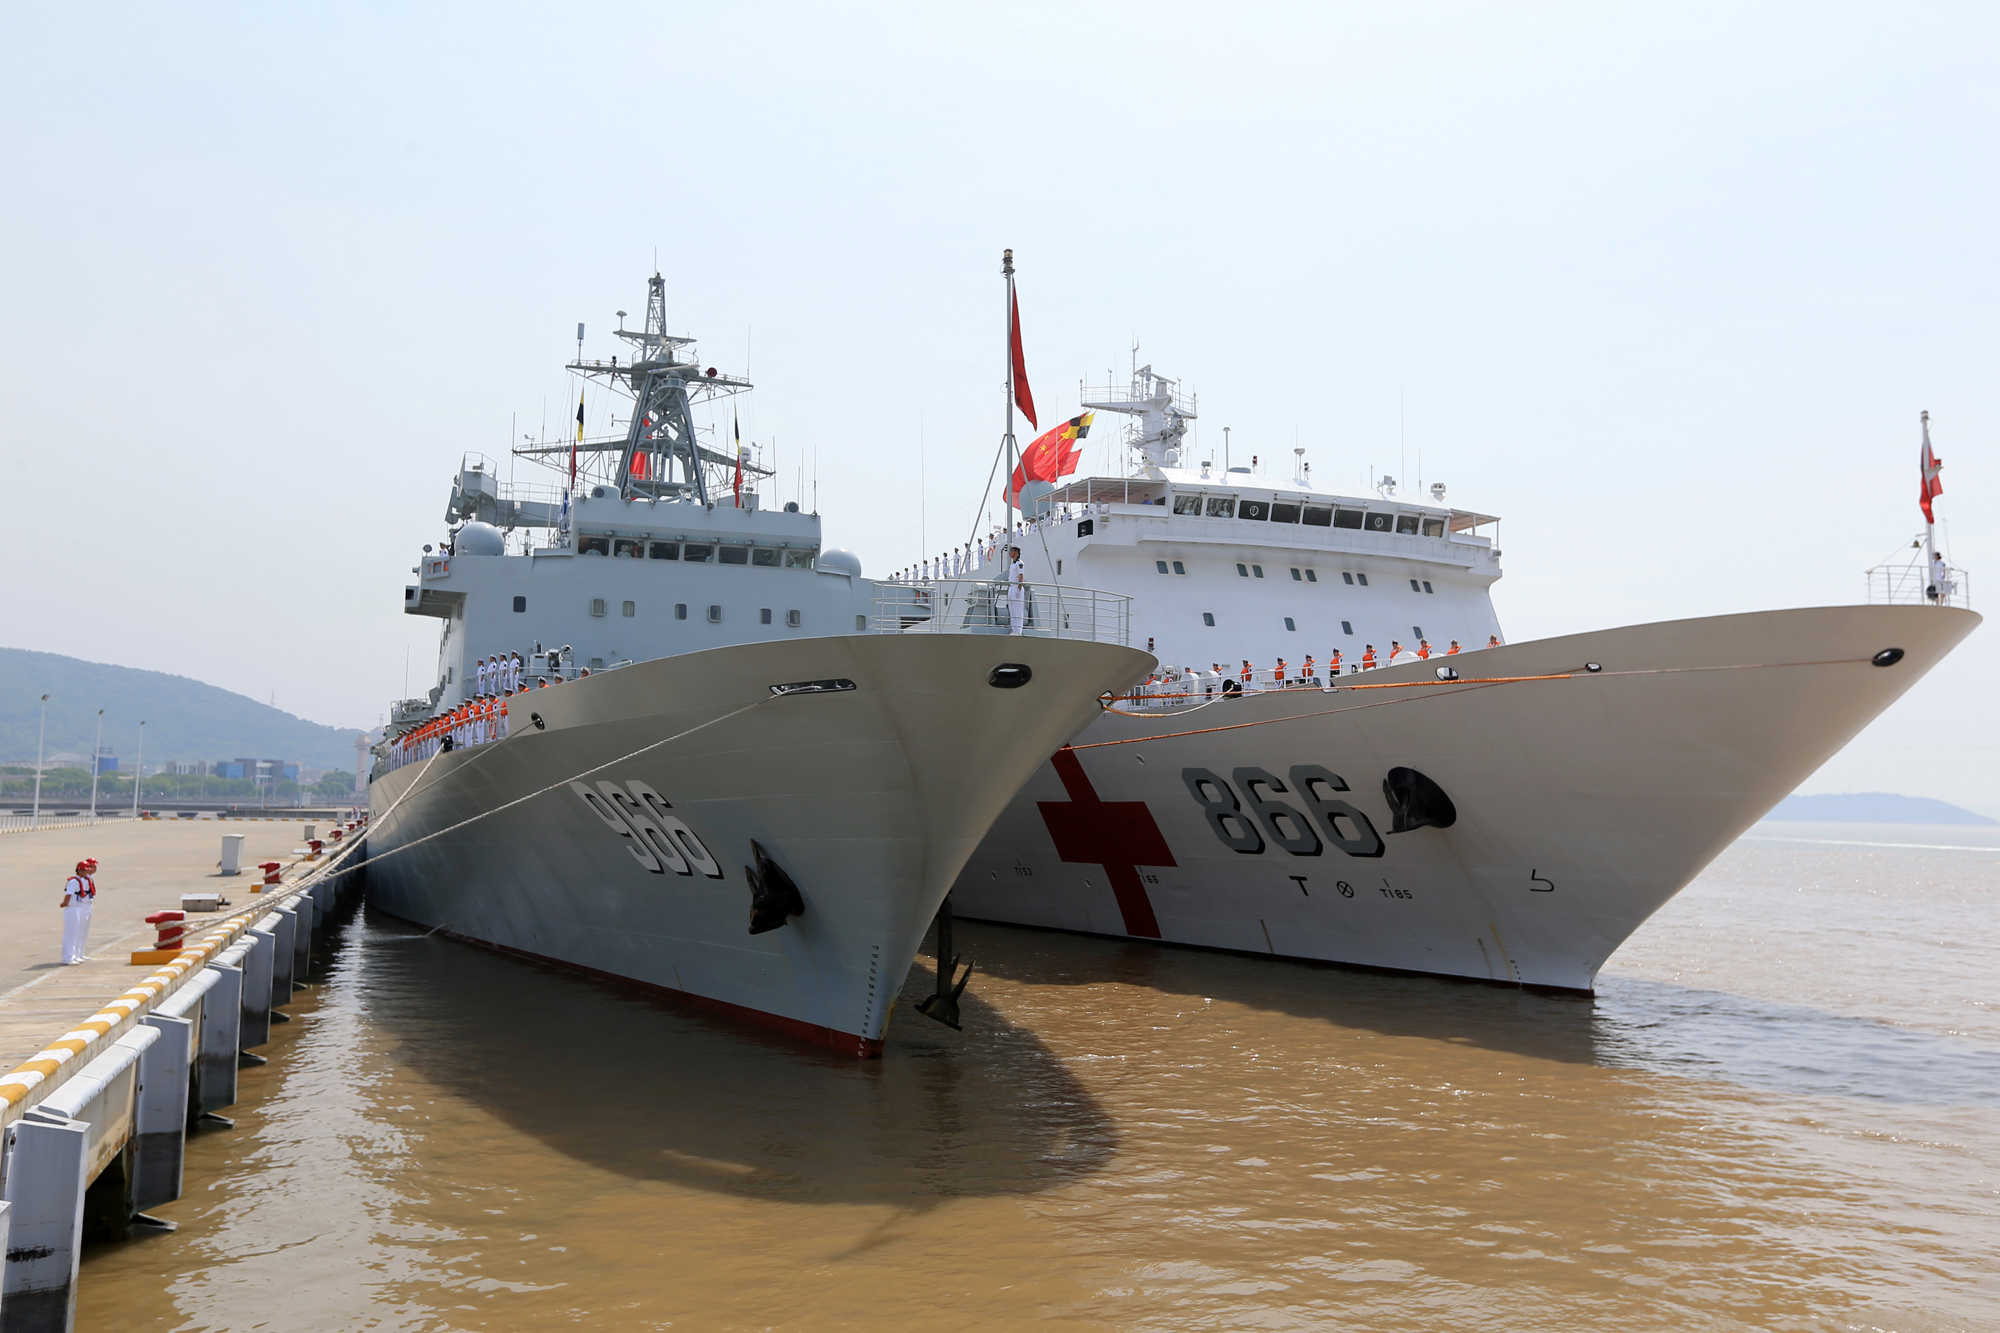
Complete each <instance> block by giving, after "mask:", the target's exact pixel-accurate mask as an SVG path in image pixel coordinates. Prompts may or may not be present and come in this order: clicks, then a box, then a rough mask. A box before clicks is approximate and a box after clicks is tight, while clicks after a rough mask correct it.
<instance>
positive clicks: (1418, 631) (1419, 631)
mask: <svg viewBox="0 0 2000 1333" xmlns="http://www.w3.org/2000/svg"><path fill="white" fill-rule="evenodd" d="M1410 633H1412V634H1414V635H1416V636H1417V638H1418V639H1422V638H1423V637H1424V627H1423V626H1422V625H1412V626H1410Z"/></svg>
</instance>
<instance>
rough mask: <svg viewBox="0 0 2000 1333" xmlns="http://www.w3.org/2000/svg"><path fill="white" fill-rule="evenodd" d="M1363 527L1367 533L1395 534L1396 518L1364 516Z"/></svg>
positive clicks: (1391, 515) (1378, 515) (1373, 515)
mask: <svg viewBox="0 0 2000 1333" xmlns="http://www.w3.org/2000/svg"><path fill="white" fill-rule="evenodd" d="M1361 527H1362V530H1363V531H1365V532H1394V531H1395V530H1396V516H1395V515H1394V514H1364V515H1363V516H1362V519H1361Z"/></svg>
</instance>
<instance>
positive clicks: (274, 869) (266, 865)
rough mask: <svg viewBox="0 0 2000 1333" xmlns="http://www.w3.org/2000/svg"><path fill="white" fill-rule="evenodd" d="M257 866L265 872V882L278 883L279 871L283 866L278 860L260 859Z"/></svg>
mask: <svg viewBox="0 0 2000 1333" xmlns="http://www.w3.org/2000/svg"><path fill="white" fill-rule="evenodd" d="M257 868H258V869H259V870H261V871H263V872H264V883H266V884H276V883H278V882H279V880H278V871H279V870H280V869H282V867H281V866H279V864H278V863H277V862H276V861H259V862H258V863H257Z"/></svg>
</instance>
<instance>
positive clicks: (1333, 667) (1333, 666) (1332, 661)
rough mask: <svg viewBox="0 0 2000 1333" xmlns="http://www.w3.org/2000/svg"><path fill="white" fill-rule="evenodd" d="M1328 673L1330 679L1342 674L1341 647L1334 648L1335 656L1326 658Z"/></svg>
mask: <svg viewBox="0 0 2000 1333" xmlns="http://www.w3.org/2000/svg"><path fill="white" fill-rule="evenodd" d="M1326 674H1327V679H1328V680H1332V678H1333V677H1335V676H1338V675H1339V674H1340V649H1338V648H1336V649H1334V650H1333V656H1332V657H1329V658H1327V659H1326Z"/></svg>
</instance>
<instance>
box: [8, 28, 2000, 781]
mask: <svg viewBox="0 0 2000 1333" xmlns="http://www.w3.org/2000/svg"><path fill="white" fill-rule="evenodd" d="M1996 36H2000V10H1995V9H1993V8H1992V7H1990V6H1970V5H1968V6H1962V7H1946V6H1927V7H1919V6H1911V5H1895V6H1889V5H1881V6H1874V7H1854V6H1840V5H1833V4H1827V3H1814V4H1800V5H1793V6H1781V5H1759V6H1744V5H1726V6H1701V5H1686V4H1683V5H1673V6H1663V5H1646V6H1637V5H1633V6H1620V5H1583V4H1576V5H1559V4H1556V5H1541V6H1534V5H1526V4H1516V5H1506V6H1496V5H1483V4H1482V5H1473V4H1466V5H1421V4H1399V5H1393V6H1389V5H1367V6H1363V5H1337V4H1325V3H1321V4H1313V5H1301V6H1276V5H1261V6H1248V5H1241V6H1216V5H1203V6H1180V5H1168V4H1158V3H1154V4H1146V5H1131V6H1078V5H1047V6H1037V5H1029V4H1013V5H1007V6H988V7H985V8H984V9H983V10H975V9H974V8H973V7H971V6H964V5H923V6H907V7H897V6H886V5H866V4H863V5H810V6H807V5H800V6H777V5H771V6H758V5H726V6H712V5H711V6H676V5H671V4H669V5H662V4H646V5H635V6H629V7H625V6H609V5H602V6H562V7H557V6H520V5H515V6H509V5H497V4H491V3H483V4H479V5H465V6H459V7H447V6H410V5H407V4H398V5H393V6H389V5H383V6H367V5H342V6H326V7H314V8H308V7H304V6H268V5H256V6H252V5H244V6H240V7H226V6H216V5H206V6H204V5H193V6H176V7H163V6H122V5H99V6H92V7H89V8H88V9H83V8H79V7H74V6H38V7H32V8H31V7H28V6H22V5H14V6H9V7H7V8H6V10H5V11H4V12H0V55H4V59H5V67H4V69H5V77H4V80H0V126H4V129H0V171H4V176H0V180H4V199H5V202H6V207H5V208H4V209H0V283H4V287H0V294H4V301H0V449H4V455H0V456H4V461H5V466H6V478H7V487H6V494H7V497H8V500H9V503H8V506H7V508H8V510H9V511H10V523H9V529H10V537H11V540H10V541H9V543H8V545H9V548H10V550H11V552H12V560H11V565H12V568H11V570H10V575H9V578H8V579H7V587H6V592H5V615H4V622H0V623H4V633H0V641H3V642H5V643H6V644H8V645H11V646H17V647H24V648H36V649H44V650H49V651H55V652H62V653H70V654H73V655H76V656H79V657H86V658H92V659H97V660H103V661H112V662H121V663H126V664H129V665H133V666H144V667H151V668H155V669H159V670H165V671H171V672H176V673H181V674H185V675H189V676H194V677H197V678H199V679H202V680H206V681H211V682H213V683H215V684H218V685H222V686H225V687H228V688H230V689H235V690H240V691H242V692H244V693H247V694H250V695H253V696H255V697H257V698H260V699H271V698H275V700H276V702H277V703H278V705H279V706H280V707H284V708H287V709H289V710H292V711H294V712H297V713H300V714H302V715H304V716H307V717H311V718H313V719H315V720H318V721H323V722H329V723H336V724H357V723H368V724H373V723H374V722H375V721H376V720H377V718H378V717H379V716H380V715H381V713H382V712H383V710H384V709H385V708H386V706H387V704H388V701H389V700H390V699H392V698H396V697H399V696H401V695H402V694H403V692H404V663H405V656H406V651H407V653H408V657H409V661H410V663H411V668H410V680H411V683H412V687H413V689H414V688H421V687H422V686H424V685H427V684H428V683H429V681H430V678H431V671H432V664H433V661H434V658H435V644H436V630H437V623H438V622H436V621H434V620H419V619H416V618H412V617H406V616H404V615H403V614H402V611H401V601H402V588H403V585H404V582H405V581H406V578H407V576H408V571H409V567H410V565H411V564H413V563H414V557H415V555H416V552H417V549H418V547H419V546H420V545H421V543H423V542H426V541H433V542H434V541H436V540H438V538H439V536H440V535H441V533H442V530H443V524H442V516H443V510H444V504H445V500H446V497H447V494H448V490H449V483H450V478H451V476H452V473H453V471H454V469H455V467H456V465H457V463H458V460H459V457H460V455H461V454H462V453H463V452H465V451H467V450H481V451H484V452H486V453H488V454H490V455H494V456H496V457H498V456H501V455H502V454H503V451H504V450H505V447H506V443H507V440H508V438H509V432H510V422H518V427H517V429H519V430H528V431H532V430H538V429H539V428H540V426H541V422H542V418H543V413H544V411H545V410H546V412H547V415H548V418H549V419H550V420H551V421H552V422H553V421H556V420H558V419H560V418H561V417H562V416H563V415H564V413H565V412H566V411H570V410H573V409H569V408H568V407H567V405H566V403H565V401H564V400H565V398H566V395H567V381H566V377H565V376H564V374H563V372H562V371H561V369H560V367H561V365H562V363H563V362H564V361H565V360H566V359H567V358H568V357H569V356H570V355H572V354H573V352H574V343H573V337H574V331H575V325H576V323H577V322H578V321H579V320H581V321H584V322H585V323H586V324H587V325H588V326H589V342H588V343H587V345H586V352H587V353H589V354H593V355H608V354H609V353H610V352H612V351H614V350H619V351H622V350H623V346H622V344H617V343H615V342H614V341H613V340H612V339H610V338H609V337H608V336H607V335H608V331H609V330H610V329H611V328H612V327H613V326H614V325H615V323H616V320H615V317H614V315H613V312H614V311H616V310H618V309H625V310H628V311H634V312H637V311H641V310H643V309H644V281H645V278H646V277H647V275H648V274H649V273H650V272H651V271H652V267H653V262H654V260H653V256H654V253H655V250H656V249H657V252H658V255H659V266H660V268H661V270H662V271H663V273H664V274H665V276H666V280H667V290H668V298H669V312H670V314H669V319H670V323H671V324H672V325H673V326H674V327H675V328H676V329H677V330H680V331H685V332H691V333H694V334H696V335H698V336H700V337H701V338H702V340H703V342H702V355H703V359H704V360H705V361H707V362H709V363H711V364H715V365H718V366H721V367H723V368H725V369H732V370H740V369H742V368H743V367H744V365H745V363H746V361H747V363H748V369H749V373H750V375H751V377H752V378H753V379H754V380H755V381H756V382H757V384H758V385H759V388H758V390H757V392H755V393H754V394H752V395H750V396H749V398H748V399H747V400H745V403H744V429H745V433H746V435H747V436H749V437H751V438H754V439H755V440H757V441H759V442H760V443H762V444H764V445H765V446H766V448H767V455H766V456H767V457H769V456H770V453H769V450H770V448H771V447H772V445H773V443H774V442H775V450H776V456H777V458H778V460H779V463H780V465H781V468H782V469H783V470H784V472H785V473H786V476H787V481H786V482H785V484H784V486H783V487H782V489H781V491H780V494H779V495H778V497H777V498H778V499H790V498H793V496H792V491H793V486H792V483H791V481H790V480H789V479H790V478H791V477H792V476H793V475H794V471H793V469H794V468H795V466H796V465H797V463H798V462H799V460H801V459H805V460H807V466H808V468H809V469H811V468H812V467H814V466H815V465H816V470H817V476H818V498H819V507H820V509H821V511H822V512H823V513H824V514H825V515H826V529H827V536H828V540H829V542H830V543H832V544H838V545H845V546H848V547H850V548H851V549H854V550H856V551H857V552H859V553H860V555H861V556H862V558H863V561H864V563H865V566H866V568H867V570H868V572H870V573H886V572H888V571H889V570H890V569H891V568H893V567H894V566H897V565H900V564H903V563H905V562H908V561H911V560H915V559H918V558H920V557H921V556H922V555H923V554H924V553H925V551H926V550H927V549H928V550H936V549H939V548H941V547H943V546H945V545H947V544H950V543H954V542H958V541H963V540H964V539H965V536H966V532H967V530H968V528H969V526H970V523H971V520H972V517H973V513H972V510H973V505H974V502H975V500H976V499H977V495H978V490H979V487H980V486H981V484H982V482H983V481H984V479H985V477H986V472H987V466H988V463H989V461H990V459H991V455H992V448H993V444H994V440H995V438H996V436H997V433H998V430H999V414H1000V405H1001V394H1000V387H999V385H1000V376H1001V367H1002V363H1001V351H1002V347H1001V337H1002V333H1003V329H1002V325H1001V314H1002V307H1001V294H1000V290H1001V289H1000V285H999V277H998V261H999V254H1000V250H1001V249H1002V247H1004V246H1011V247H1012V248H1013V249H1014V251H1015V254H1016V257H1017V261H1018V263H1019V265H1020V270H1021V278H1020V282H1021V300H1022V307H1023V320H1024V323H1025V326H1026V333H1027V354H1028V366H1029V372H1030V377H1031V380H1032V382H1033V384H1034V387H1035V393H1036V396H1037V399H1038V400H1039V402H1040V403H1041V405H1042V407H1043V414H1044V416H1045V417H1052V416H1054V415H1056V414H1057V413H1059V412H1064V413H1066V412H1067V411H1070V410H1074V404H1075V402H1076V393H1077V389H1076V385H1077V381H1078V379H1079V378H1080V377H1083V376H1090V377H1092V378H1102V376H1103V374H1104V372H1105V371H1106V370H1107V369H1108V368H1111V367H1114V366H1116V367H1120V368H1121V371H1120V373H1121V374H1122V373H1123V371H1122V368H1123V367H1125V366H1126V365H1128V364H1129V358H1130V355H1131V350H1130V349H1131V343H1132V340H1133V338H1134V337H1135V336H1136V338H1137V339H1138V340H1139V341H1140V343H1141V350H1140V357H1141V359H1142V360H1144V361H1150V362H1151V363H1152V364H1153V365H1155V366H1156V367H1158V368H1159V369H1160V370H1161V371H1162V372H1163V373H1166V374H1170V375H1179V376H1181V377H1183V378H1184V379H1185V381H1186V383H1187V384H1188V385H1189V386H1190V387H1191V388H1193V389H1195V390H1196V391H1198V392H1199V393H1200V395H1201V425H1200V430H1201V439H1202V442H1203V443H1204V444H1205V445H1209V446H1211V447H1214V446H1219V442H1220V429H1221V427H1223V426H1225V425H1227V426H1230V427H1232V439H1233V442H1234V444H1233V452H1234V453H1235V454H1237V455H1241V456H1247V455H1250V454H1258V455H1260V456H1262V457H1265V458H1270V457H1278V456H1283V455H1286V454H1287V453H1288V451H1289V450H1290V448H1291V447H1292V444H1293V441H1294V439H1296V440H1297V441H1298V442H1299V443H1302V444H1303V445H1305V446H1306V448H1307V449H1308V455H1307V456H1308V457H1309V458H1310V459H1311V460H1313V462H1314V464H1315V469H1314V470H1315V474H1316V475H1317V476H1319V477H1321V478H1336V477H1360V478H1364V479H1365V477H1366V476H1367V473H1368V470H1369V468H1370V467H1371V466H1372V467H1374V468H1376V469H1378V470H1389V471H1396V472H1399V473H1402V474H1405V475H1409V474H1415V473H1416V472H1417V469H1418V459H1419V455H1421V460H1422V463H1421V466H1422V476H1423V480H1424V481H1425V482H1427V483H1428V482H1431V481H1444V482H1446V483H1448V485H1449V486H1450V498H1451V500H1452V501H1453V502H1454V503H1457V504H1461V505H1465V506H1467V507H1471V508H1477V509H1480V510H1484V511H1486V512H1488V513H1497V514H1501V515H1503V516H1504V519H1505V521H1504V525H1503V527H1502V529H1501V544H1502V546H1503V547H1504V550H1505V553H1506V554H1505V558H1504V562H1503V563H1504V566H1505V568H1506V570H1507V576H1506V578H1505V579H1504V580H1503V581H1502V582H1501V583H1500V584H1499V585H1498V587H1497V588H1496V591H1495V598H1496V601H1497V603H1498V605H1499V608H1500V614H1501V618H1502V622H1503V624H1504V625H1505V626H1506V627H1507V629H1508V631H1509V634H1510V637H1512V638H1514V639H1516V640H1520V639H1525V638H1532V637H1539V636H1542V635H1547V634H1553V633H1564V632H1571V631H1576V630H1583V629H1591V628H1601V627H1605V626H1611V625H1616V624H1622V623H1629V622H1634V621H1646V620H1657V619H1667V618H1673V617H1681V616H1695V615H1706V614H1712V613H1717V612H1729V611H1740V610H1752V609H1761V608H1770V607H1784V606H1797V605H1814V604H1825V603H1834V602H1848V601H1856V600H1860V598H1861V596H1862V593H1863V582H1862V571H1863V570H1864V569H1865V568H1867V567H1868V566H1870V565H1873V564H1875V563H1877V562H1879V561H1881V560H1883V559H1884V558H1885V557H1888V556H1890V555H1891V554H1892V553H1895V552H1896V551H1897V549H1898V548H1899V547H1907V545H1908V543H1909V541H1910V539H1911V537H1912V536H1913V535H1915V534H1916V532H1917V531H1918V530H1919V528H1920V526H1921V519H1920V517H1919V515H1918V513H1917V510H1916V506H1915V489H1916V475H1915V457H1916V451H1917V413H1918V411H1919V410H1920V409H1924V408H1928V409H1930V411H1931V412H1932V414H1933V420H1934V430H1935V439H1936V443H1937V448H1938V452H1939V453H1940V455H1941V456H1942V457H1943V458H1944V460H1945V465H1946V466H1945V473H1944V479H1945V484H1946V496H1945V499H1944V500H1943V501H1942V502H1941V505H1940V509H1939V512H1940V516H1941V517H1946V518H1947V522H1946V523H1944V524H1943V525H1941V534H1942V535H1943V536H1944V537H1945V540H1946V544H1947V546H1948V548H1949V550H1950V552H1951V554H1952V556H1953V558H1954V560H1955V562H1956V563H1959V564H1962V565H1964V566H1966V567H1968V568H1970V569H1971V570H1972V571H1973V592H1974V594H1975V603H1974V604H1975V606H1977V605H1979V604H1980V603H1979V600H1978V598H1979V594H1980V592H1981V589H1983V588H1985V587H1987V586H1989V584H1988V583H1987V582H1986V581H1985V580H1986V579H1989V578H2000V550H1997V549H1996V536H2000V524H1996V521H1995V514H1996V508H1995V505H1994V503H1993V497H1994V495H1995V493H1996V487H2000V468H1996V466H1995V463H1994V450H1993V444H1994V441H1995V439H1996V436H1997V435H2000V400H1996V390H2000V384H1996V378H1995V364H1996V363H1995V353H1996V351H2000V347H1996V342H1997V341H2000V339H1996V327H1995V311H1996V309H2000V302H1996V297H2000V290H1996V263H1995V256H1994V245H1995V221H1996V215H1997V214H2000V208H1996V206H2000V188H1996V179H1995V172H1996V163H2000V153H1996V151H1995V149H1996V147H1997V146H2000V145H1996V143H1995V139H1996V134H1995V129H1996V116H1995V110H1996V100H2000V79H1996V74H2000V51H1996ZM545 404H546V408H545ZM1399 433H1400V438H1401V439H1402V440H1403V441H1404V443H1400V444H1399ZM1106 434H1107V435H1108V434H1109V432H1106ZM920 445H921V457H920ZM1086 459H1087V461H1088V463H1089V466H1091V467H1092V468H1093V469H1097V468H1101V467H1102V453H1101V451H1099V450H1095V449H1093V450H1092V451H1090V452H1089V453H1088V454H1087V455H1086ZM1406 459H1407V461H1405V460H1406ZM1235 461H1238V462H1241V461H1245V459H1244V457H1238V458H1237V459H1236V460H1235ZM920 476H921V479H922V481H921V484H920ZM1410 479H1411V480H1414V476H1413V475H1411V476H1410ZM810 489H811V484H810V482H808V484H807V490H808V492H809V491H810ZM807 498H808V499H810V495H808V496H807ZM1994 586H2000V585H1994ZM1994 642H1995V640H1994V636H1993V633H1992V631H1990V630H1982V631H1981V632H1979V633H1977V634H1975V635H1974V636H1973V638H1972V639H1971V640H1970V641H1968V642H1967V643H1966V644H1965V645H1964V646H1963V647H1962V648H1961V649H1960V650H1959V651H1958V653H1957V654H1956V655H1955V656H1954V657H1953V658H1952V659H1951V660H1949V661H1948V662H1947V663H1946V664H1945V665H1944V666H1943V667H1941V668H1940V669H1939V670H1938V671H1937V672H1935V673H1934V674H1933V675H1932V676H1931V677H1930V678H1929V679H1927V680H1926V681H1925V682H1923V684H1921V685H1920V686H1919V687H1918V688H1917V690H1916V691H1915V692H1914V694H1913V696H1912V697H1911V698H1909V699H1907V700H1905V701H1904V702H1903V703H1901V704H1899V705H1898V706H1897V707H1896V708H1895V709H1893V710H1892V711H1891V712H1890V713H1889V714H1887V715H1886V716H1885V717H1884V718H1883V720H1882V721H1881V722H1879V723H1877V724H1876V726H1874V727H1873V728H1871V729H1870V731H1869V732H1868V733H1866V734H1864V736H1863V737H1862V738H1861V739H1860V740H1858V741H1857V742H1856V743H1855V744H1854V745H1853V746H1851V747H1849V749H1848V750H1847V751H1846V752H1845V753H1844V754H1843V755H1842V756H1840V757H1839V758H1837V759H1835V760H1834V761H1833V762H1832V763H1831V764H1829V765H1828V766H1827V768H1826V769H1825V770H1823V771H1822V772H1821V773H1820V774H1819V775H1817V776H1816V777H1815V778H1814V779H1813V780H1812V781H1810V782H1808V783H1807V784H1806V785H1805V787H1804V788H1803V790H1806V791H1826V790H1831V791H1839V790H1843V789H1852V790H1874V789H1886V790H1896V791H1905V792H1910V793H1913V794H1922V795H1934V796H1941V797H1945V798H1947V799H1952V800H1957V801H1960V802H1961V803H1966V804H1970V805H1974V806H1978V807H1984V808H1986V809H1987V810H1989V811H1990V812H1993V813H2000V763H1996V759H2000V709H1996V708H1995V706H1994V705H1993V703H1992V701H1991V697H1990V694H1989V692H1988V691H1989V688H1990V682H1991V681H1992V680H1994V679H1995V678H1996V675H2000V650H1996V649H1995V647H1994ZM187 757H189V758H193V757H196V756H187Z"/></svg>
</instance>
